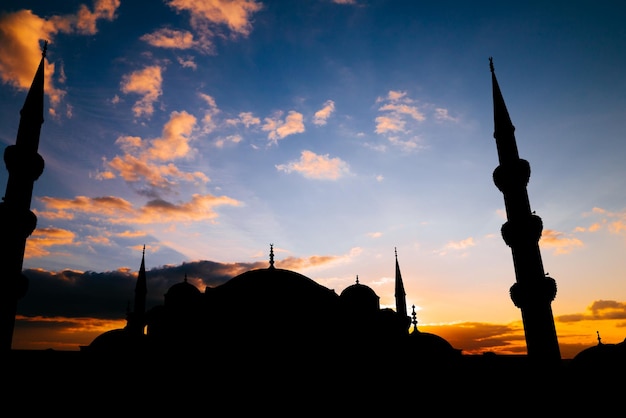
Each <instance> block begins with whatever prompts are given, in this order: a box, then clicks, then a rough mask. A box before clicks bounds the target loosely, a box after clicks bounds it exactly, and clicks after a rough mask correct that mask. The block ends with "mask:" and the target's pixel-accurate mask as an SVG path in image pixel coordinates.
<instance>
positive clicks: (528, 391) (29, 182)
mask: <svg viewBox="0 0 626 418" xmlns="http://www.w3.org/2000/svg"><path fill="white" fill-rule="evenodd" d="M45 52H46V45H44V50H43V54H42V59H41V62H40V64H39V68H38V70H37V73H36V75H35V78H34V80H33V83H32V86H31V89H30V91H29V93H28V96H27V98H26V101H25V104H24V107H23V109H22V111H21V119H20V125H19V131H18V135H17V141H16V144H15V145H13V146H9V147H7V148H6V150H5V155H4V158H5V164H6V166H7V169H8V171H9V180H8V184H7V190H6V194H5V197H4V199H3V202H2V203H0V239H1V240H2V248H1V250H2V251H1V252H0V257H2V258H0V261H1V262H2V266H3V271H4V274H5V280H4V282H3V286H2V287H1V288H0V304H1V305H0V315H2V316H1V319H0V326H1V329H0V332H1V333H2V337H1V339H2V342H1V344H2V349H3V350H5V351H6V350H7V349H8V351H11V353H10V354H11V356H12V357H11V359H10V360H11V364H10V366H8V367H5V368H4V369H3V370H4V372H3V378H4V382H5V387H4V388H3V389H2V394H3V396H4V399H7V402H5V408H6V409H7V411H8V410H9V409H8V408H13V407H15V406H16V405H20V406H29V404H28V403H25V402H29V401H31V400H32V397H35V398H36V400H37V401H38V402H39V403H41V404H42V405H45V406H46V407H47V408H48V409H47V412H50V413H52V412H54V411H55V408H56V409H59V405H62V408H63V411H62V412H64V413H66V412H67V409H68V407H71V406H72V404H71V402H66V401H65V400H67V399H68V398H70V397H69V396H68V388H71V391H72V399H73V400H74V399H81V400H82V401H83V403H82V404H79V403H77V404H76V405H79V407H80V410H81V413H84V411H85V405H89V406H90V407H94V406H95V407H97V408H98V412H100V413H103V409H102V408H104V410H106V407H107V406H109V407H110V409H112V410H114V412H113V411H111V412H112V413H119V411H120V406H123V407H124V410H125V411H130V409H129V406H128V405H129V403H130V405H132V406H134V407H136V408H138V409H137V410H136V411H141V413H143V414H144V415H145V414H146V413H148V412H158V413H159V415H163V413H164V412H165V409H164V407H165V406H170V407H173V408H172V411H171V412H172V413H175V414H176V416H186V415H191V414H192V413H197V411H198V408H200V410H203V409H202V408H205V409H204V411H205V412H207V413H208V412H209V409H208V408H209V406H210V407H212V408H214V409H213V410H214V411H226V412H229V413H231V415H236V414H237V412H247V413H249V412H250V410H249V409H247V408H246V406H249V405H253V406H254V412H255V413H258V412H260V411H264V410H267V411H270V412H271V413H272V414H273V415H277V414H278V412H283V411H284V412H286V413H289V414H290V415H293V413H294V409H293V405H294V404H295V405H298V408H300V409H299V410H298V412H303V413H311V414H313V413H312V410H311V409H314V410H317V411H318V412H320V413H324V414H327V413H342V412H344V413H349V414H350V415H357V410H356V409H355V408H357V407H360V408H361V409H362V410H363V412H367V413H369V414H371V413H373V409H372V405H373V404H374V403H376V401H378V400H382V403H383V405H379V406H383V410H384V411H385V412H388V408H389V407H392V406H399V407H401V409H402V412H401V413H405V411H406V407H407V402H408V406H409V407H414V406H415V403H414V402H413V401H415V400H418V401H430V400H432V399H437V398H436V397H437V396H441V395H444V397H445V399H446V400H450V402H447V403H445V404H444V403H442V404H440V405H438V407H445V412H451V411H452V410H453V409H455V408H456V410H455V412H458V413H463V414H464V415H468V414H469V413H471V412H474V413H478V414H481V415H482V414H484V413H485V411H488V410H489V409H497V413H498V415H501V414H502V413H507V412H510V410H507V409H506V408H515V410H514V412H516V413H518V415H524V413H523V412H524V410H525V409H527V411H525V412H526V413H528V414H531V413H532V414H536V412H537V410H538V409H537V405H540V406H541V410H542V411H543V412H548V411H550V408H552V412H558V413H560V414H562V413H563V412H564V411H565V409H564V406H567V405H561V404H559V403H556V402H555V398H556V397H555V395H554V389H555V388H561V389H564V390H565V389H566V390H567V394H568V395H569V398H570V399H574V400H576V401H577V402H578V401H580V400H583V399H585V398H586V399H592V400H595V399H596V398H594V397H591V396H589V395H590V392H589V391H588V390H584V391H583V390H581V385H580V382H581V381H582V382H584V381H593V382H594V383H596V382H600V381H601V380H606V381H611V382H612V381H613V380H611V379H609V377H614V376H615V375H618V376H621V374H623V372H624V371H626V349H625V347H626V340H625V341H624V342H622V343H619V344H603V343H602V342H601V340H600V338H599V335H598V345H597V346H594V347H590V348H588V349H586V350H583V351H582V352H581V353H580V354H579V355H578V356H576V358H574V359H573V360H572V361H571V362H563V361H561V359H560V353H559V346H558V340H557V336H556V332H555V327H554V319H553V317H552V312H551V307H550V304H551V301H552V300H553V299H554V297H555V295H556V283H555V281H554V280H553V279H551V278H549V277H547V276H546V274H545V273H544V271H543V266H542V261H541V255H540V252H539V247H538V241H539V238H540V236H541V232H542V228H543V226H542V221H541V219H540V218H539V217H538V216H536V215H535V214H534V213H533V212H531V211H530V204H529V201H528V195H527V192H526V185H527V183H528V180H529V178H530V166H529V164H528V162H527V161H525V160H522V159H520V158H519V155H518V151H517V145H516V142H515V136H514V127H513V125H512V123H511V120H510V117H509V115H508V111H507V109H506V106H505V104H504V100H503V98H502V94H501V92H500V88H499V86H498V83H497V80H496V77H495V73H494V69H493V65H492V64H491V65H490V67H491V74H492V86H493V104H494V123H495V131H494V137H495V139H496V144H497V148H498V157H499V162H500V165H499V166H498V167H497V168H496V169H495V171H494V173H493V180H494V182H495V184H496V186H497V187H498V188H499V189H500V191H501V192H502V193H503V195H504V201H505V206H506V211H507V218H508V219H507V222H506V223H505V224H504V225H503V226H502V236H503V238H504V241H505V242H506V244H507V245H509V247H511V251H512V254H513V261H514V267H515V274H516V283H515V284H514V285H513V286H512V288H511V298H512V299H513V302H514V303H515V305H516V306H518V307H519V308H520V309H521V311H522V317H523V322H524V330H525V333H526V344H527V352H528V355H527V356H526V355H520V356H501V355H496V354H495V353H486V354H485V355H478V356H472V355H462V352H461V350H459V349H456V348H454V347H453V346H452V345H450V344H449V343H448V342H447V341H446V340H445V339H443V338H441V337H440V336H437V335H434V334H431V333H426V332H422V331H420V330H419V329H418V327H417V318H416V313H415V308H413V312H412V314H411V316H412V320H411V317H409V316H408V312H407V305H406V294H405V289H404V283H403V279H402V274H401V272H400V266H399V263H398V254H397V251H395V294H394V296H395V303H396V307H395V308H396V309H395V310H393V309H390V308H383V309H381V307H380V303H379V296H378V295H376V293H375V292H374V291H373V289H371V288H370V287H369V286H366V285H364V284H363V283H361V282H360V281H359V278H358V276H357V277H356V280H355V283H354V284H352V285H350V286H348V287H346V288H345V289H344V290H343V291H342V292H341V293H339V294H337V293H336V292H335V290H333V289H328V288H326V287H324V286H321V285H320V284H318V283H316V282H315V281H314V280H312V279H310V278H308V277H306V276H304V275H302V274H300V273H297V272H294V271H290V270H286V269H281V268H277V267H276V266H275V265H274V253H273V246H272V245H270V257H269V267H268V268H260V269H255V270H250V271H246V272H244V273H242V274H240V275H238V276H235V277H233V278H231V279H230V280H228V281H227V282H225V283H223V284H222V285H219V286H216V287H207V288H206V289H204V291H202V290H200V289H198V288H197V287H195V286H194V285H193V284H191V283H190V282H189V281H188V280H187V276H186V275H185V277H184V278H183V280H182V281H181V282H179V283H176V284H174V285H173V286H171V287H170V288H169V289H168V291H167V292H166V293H165V295H163V303H162V304H160V305H158V306H153V307H151V308H150V309H147V307H146V295H147V292H148V291H149V274H148V272H147V271H146V267H145V246H144V250H143V252H142V257H141V266H140V269H139V273H138V276H137V282H136V286H135V292H134V303H133V305H132V307H130V306H129V308H128V311H127V324H126V326H125V327H124V328H122V329H114V330H110V331H107V332H105V333H103V334H101V335H99V336H98V337H96V338H95V339H94V340H93V341H92V342H91V344H89V345H88V346H84V347H81V349H80V351H79V352H55V351H54V350H41V351H39V350H35V351H32V352H29V351H20V350H10V348H11V340H12V334H13V328H14V323H15V313H16V304H17V301H18V299H20V297H22V296H23V295H24V294H25V293H26V290H27V281H26V279H25V277H24V276H23V275H22V273H21V270H22V263H23V257H24V248H25V241H26V239H27V237H28V236H29V235H30V234H31V233H32V232H33V230H34V228H35V226H36V217H35V215H34V214H33V213H32V212H31V211H30V200H31V198H32V189H33V183H34V181H35V180H37V178H38V177H39V176H40V175H41V173H42V172H43V166H44V162H43V159H42V158H41V156H39V154H38V153H37V148H38V142H39V134H40V128H41V124H42V122H43V97H44V96H43V88H44V85H43V83H44V73H43V70H44V59H45ZM490 61H491V60H490ZM411 322H412V324H413V327H412V329H411ZM3 359H4V358H3ZM529 360H532V361H529ZM546 364H550V365H552V364H558V365H559V366H561V368H560V369H559V373H555V369H554V368H552V367H547V368H544V367H543V366H545V365H546ZM5 365H6V364H5ZM537 365H539V366H540V367H535V366H537ZM565 365H568V367H567V368H566V367H563V366H565ZM569 366H572V367H569ZM544 371H547V373H542V372H544ZM577 372H580V374H577ZM586 372H590V374H587V373H586ZM604 377H606V378H607V379H601V378H604ZM529 382H530V383H529ZM615 387H616V388H618V390H619V392H618V395H619V396H621V394H622V392H623V388H622V387H621V386H619V385H615ZM112 388H113V389H112ZM585 389H587V388H585ZM592 389H594V390H595V391H596V392H595V393H594V395H596V396H597V395H600V394H601V395H603V396H605V398H606V394H607V393H608V389H607V386H606V385H600V384H596V385H594V386H593V387H592ZM112 390H114V391H115V393H114V394H115V396H111V395H112V392H111V391H112ZM583 393H584V395H585V396H579V395H583ZM45 394H50V397H49V398H48V399H47V402H46V401H44V398H42V397H41V395H45ZM103 394H104V396H103ZM346 394H348V395H349V396H345V395H346ZM341 395H344V396H341ZM451 395H454V397H453V396H451ZM420 396H421V399H420V398H419V397H420ZM496 397H499V398H496ZM515 397H517V399H514V398H515ZM438 399H439V400H442V398H438ZM497 399H500V400H505V401H506V402H505V403H504V404H503V405H504V406H502V405H499V406H498V408H493V405H496V403H494V402H493V401H494V400H497ZM615 399H619V400H620V402H621V397H616V398H615ZM103 400H106V401H107V402H103ZM196 400H197V401H198V402H194V401H196ZM390 400H391V402H390ZM20 401H22V402H20ZM24 401H25V402H24ZM87 401H89V402H87ZM109 401H110V402H109ZM338 401H341V402H340V404H338V403H337V402H338ZM529 401H532V402H529ZM568 402H571V405H573V406H574V411H575V412H577V413H579V414H580V412H581V408H580V405H579V404H578V403H577V402H572V401H569V400H568ZM218 404H222V406H223V407H224V408H225V409H219V408H217V406H216V405H218ZM338 405H344V406H346V409H344V410H340V409H339V407H338ZM281 406H282V408H281ZM593 406H594V408H595V407H596V406H597V405H596V404H595V403H594V405H593ZM604 406H605V405H604ZM148 408H149V409H148ZM418 409H419V408H418ZM440 410H442V411H444V409H440ZM12 411H13V410H12V409H11V412H12ZM592 412H594V413H595V412H597V411H596V410H595V409H594V410H592ZM7 413H9V412H7Z"/></svg>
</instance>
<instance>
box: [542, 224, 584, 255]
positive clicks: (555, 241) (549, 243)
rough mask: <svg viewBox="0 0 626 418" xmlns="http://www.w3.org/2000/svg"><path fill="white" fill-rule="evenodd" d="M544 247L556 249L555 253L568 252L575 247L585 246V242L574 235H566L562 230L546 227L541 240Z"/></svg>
mask: <svg viewBox="0 0 626 418" xmlns="http://www.w3.org/2000/svg"><path fill="white" fill-rule="evenodd" d="M539 245H541V247H542V248H551V249H554V253H555V254H568V253H570V252H572V251H573V250H574V249H575V248H578V247H583V246H584V244H583V242H582V241H581V240H580V239H578V238H574V237H565V236H564V234H563V233H562V232H558V231H554V230H552V229H544V230H543V232H542V234H541V239H540V240H539Z"/></svg>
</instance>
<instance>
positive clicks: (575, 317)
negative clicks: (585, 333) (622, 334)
mask: <svg viewBox="0 0 626 418" xmlns="http://www.w3.org/2000/svg"><path fill="white" fill-rule="evenodd" d="M555 319H556V320H557V321H559V322H579V321H603V320H615V319H619V320H622V319H626V302H618V301H615V300H596V301H594V302H593V303H592V304H591V305H589V306H588V307H587V310H586V312H584V313H576V314H568V315H559V316H558V317H556V318H555Z"/></svg>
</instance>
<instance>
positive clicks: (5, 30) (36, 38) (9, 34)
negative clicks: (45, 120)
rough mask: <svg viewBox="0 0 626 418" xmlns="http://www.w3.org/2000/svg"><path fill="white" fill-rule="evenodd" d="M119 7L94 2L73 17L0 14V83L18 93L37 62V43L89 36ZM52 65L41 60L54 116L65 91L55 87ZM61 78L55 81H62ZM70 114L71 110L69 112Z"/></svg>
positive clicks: (107, 0)
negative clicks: (59, 35) (60, 35)
mask: <svg viewBox="0 0 626 418" xmlns="http://www.w3.org/2000/svg"><path fill="white" fill-rule="evenodd" d="M119 5H120V1H119V0H97V1H96V2H94V7H93V11H90V10H89V9H88V8H87V7H86V6H84V5H81V6H80V8H79V10H78V12H77V13H76V14H74V15H63V16H58V15H55V16H51V17H49V18H48V19H44V18H41V17H39V16H37V15H35V14H33V12H32V11H31V10H19V11H16V12H13V13H3V14H2V15H0V80H2V82H3V83H6V84H10V85H12V86H14V87H15V88H18V89H20V90H26V89H28V88H29V87H30V84H31V82H32V80H33V76H34V74H35V70H36V69H37V66H38V65H39V61H40V60H41V45H40V41H48V42H49V43H50V45H53V43H54V36H55V35H56V34H57V33H59V32H63V33H68V34H71V33H78V34H80V35H93V34H95V33H96V32H97V27H96V23H97V21H98V20H99V19H105V20H113V19H115V12H116V10H117V8H118V7H119ZM54 73H55V65H54V64H52V63H50V62H49V61H48V60H47V59H46V61H45V82H44V83H45V84H44V86H45V91H46V93H47V94H48V96H49V97H50V103H51V105H52V108H51V109H50V113H52V114H56V113H57V112H56V107H57V106H58V105H59V103H60V102H61V100H62V99H63V97H64V96H65V94H66V92H65V91H64V90H62V89H59V88H57V87H56V86H55V83H54V77H53V76H54ZM63 78H64V75H63V74H61V76H60V77H59V79H60V80H61V81H63ZM69 111H71V110H69Z"/></svg>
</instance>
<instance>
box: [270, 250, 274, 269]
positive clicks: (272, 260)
mask: <svg viewBox="0 0 626 418" xmlns="http://www.w3.org/2000/svg"><path fill="white" fill-rule="evenodd" d="M270 268H271V269H273V268H274V244H270Z"/></svg>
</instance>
